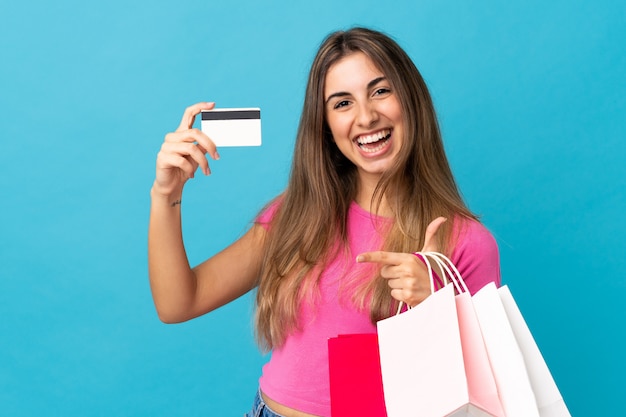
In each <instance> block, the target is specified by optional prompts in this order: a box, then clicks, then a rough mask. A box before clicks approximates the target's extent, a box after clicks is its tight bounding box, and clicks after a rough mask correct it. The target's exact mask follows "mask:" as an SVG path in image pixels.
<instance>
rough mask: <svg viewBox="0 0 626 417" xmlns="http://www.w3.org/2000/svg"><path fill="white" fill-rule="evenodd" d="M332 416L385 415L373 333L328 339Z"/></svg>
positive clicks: (378, 357)
mask: <svg viewBox="0 0 626 417" xmlns="http://www.w3.org/2000/svg"><path fill="white" fill-rule="evenodd" d="M328 365H329V372H330V409H331V416H332V417H354V416H363V417H387V413H386V411H385V400H384V398H383V383H382V378H381V373H380V356H379V354H378V337H377V336H376V334H350V335H339V336H338V337H333V338H330V339H328Z"/></svg>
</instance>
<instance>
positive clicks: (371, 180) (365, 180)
mask: <svg viewBox="0 0 626 417" xmlns="http://www.w3.org/2000/svg"><path fill="white" fill-rule="evenodd" d="M379 181H380V175H375V176H374V175H362V174H361V175H359V182H358V191H357V194H356V203H357V204H358V205H359V206H361V208H363V209H365V210H367V211H369V212H370V213H372V212H374V211H376V208H377V207H376V201H372V197H374V190H376V186H377V185H378V182H379ZM377 214H378V215H380V216H390V215H391V212H390V209H389V205H388V204H387V200H386V199H385V196H383V199H382V201H381V202H380V206H379V207H378V212H377Z"/></svg>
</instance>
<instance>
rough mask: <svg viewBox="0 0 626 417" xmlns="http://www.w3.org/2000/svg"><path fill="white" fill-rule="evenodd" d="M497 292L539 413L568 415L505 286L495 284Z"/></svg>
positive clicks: (545, 416) (547, 416)
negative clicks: (522, 358)
mask: <svg viewBox="0 0 626 417" xmlns="http://www.w3.org/2000/svg"><path fill="white" fill-rule="evenodd" d="M498 294H499V295H500V300H501V301H502V305H503V306H504V310H505V311H506V315H507V317H508V319H509V323H510V324H511V328H512V330H513V334H514V335H515V339H516V340H517V344H518V346H519V348H520V350H521V352H522V356H523V357H524V362H525V364H526V371H527V372H528V376H529V378H530V383H531V386H532V389H533V392H534V394H535V399H536V400H537V407H538V408H539V415H540V416H541V417H571V415H570V413H569V411H568V410H567V406H566V405H565V402H564V401H563V397H562V396H561V393H560V392H559V389H558V387H557V386H556V383H555V382H554V378H552V374H551V373H550V370H549V369H548V366H547V364H546V361H545V360H544V358H543V355H542V354H541V352H540V351H539V347H538V346H537V343H536V342H535V339H534V337H533V335H532V334H531V332H530V330H529V328H528V325H527V324H526V321H525V320H524V317H523V316H522V313H521V312H520V310H519V307H518V306H517V303H516V302H515V300H514V299H513V295H511V291H510V290H509V287H507V286H506V285H504V286H502V287H500V288H498Z"/></svg>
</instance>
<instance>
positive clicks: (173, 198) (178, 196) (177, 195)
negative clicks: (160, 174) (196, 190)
mask: <svg viewBox="0 0 626 417" xmlns="http://www.w3.org/2000/svg"><path fill="white" fill-rule="evenodd" d="M150 198H151V199H152V202H153V203H154V204H159V205H168V206H171V207H175V206H178V205H180V204H181V202H182V189H181V190H176V191H174V192H165V191H164V190H162V189H160V187H159V186H158V185H157V184H156V183H155V184H154V185H153V186H152V188H151V189H150Z"/></svg>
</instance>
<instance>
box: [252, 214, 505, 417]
mask: <svg viewBox="0 0 626 417" xmlns="http://www.w3.org/2000/svg"><path fill="white" fill-rule="evenodd" d="M275 208H276V206H275V205H274V206H270V208H269V209H268V210H266V211H265V212H264V213H263V214H261V216H260V217H259V218H258V222H259V223H261V224H264V223H269V221H270V220H271V217H272V215H273V214H274V212H275ZM388 221H389V220H388V219H385V218H382V217H378V216H375V215H373V214H371V213H369V212H368V211H366V210H364V209H363V208H361V207H360V206H359V205H357V204H356V203H352V205H351V206H350V210H349V212H348V241H349V247H350V253H349V254H348V255H346V256H345V257H344V256H339V257H338V258H337V259H335V260H334V261H333V262H332V263H331V264H330V265H329V266H328V268H327V269H326V270H325V271H324V273H323V274H322V276H321V278H320V297H319V298H318V299H317V300H316V303H315V304H314V305H309V304H306V303H304V304H303V305H302V307H301V310H300V314H301V316H300V319H299V320H300V324H301V328H302V331H300V332H297V333H294V334H292V335H290V336H289V337H288V338H287V340H286V341H285V344H284V345H283V346H281V347H280V348H276V349H274V350H273V351H272V355H271V359H270V361H269V362H268V363H267V364H266V365H265V366H264V367H263V375H262V376H261V378H260V381H259V384H260V387H261V390H262V391H263V392H264V393H265V394H266V395H267V396H268V397H269V398H271V399H272V400H274V401H276V402H278V403H280V404H283V405H285V406H287V407H290V408H293V409H296V410H300V411H303V412H306V413H309V414H315V415H319V416H330V385H329V371H328V339H329V338H331V337H336V336H337V335H339V334H350V333H376V326H375V325H374V324H372V323H371V321H370V319H369V314H368V313H367V312H363V311H359V310H358V309H356V308H355V307H353V306H352V305H351V304H350V303H349V302H347V301H346V299H345V297H342V298H341V299H340V298H339V295H338V294H339V292H340V286H341V284H342V283H343V282H344V279H345V276H346V273H348V274H349V276H354V275H353V273H356V274H357V276H361V275H358V273H359V271H364V270H365V269H366V268H370V269H371V268H372V266H371V265H370V264H359V263H356V261H355V258H356V256H357V255H358V254H360V253H363V252H369V251H374V250H380V246H381V242H382V237H381V236H380V234H379V232H378V230H377V228H376V224H377V222H378V224H379V225H380V224H381V223H380V222H383V223H384V222H388ZM460 230H461V234H460V236H459V239H458V241H457V243H456V247H455V249H454V251H453V253H452V257H451V259H452V261H453V262H454V264H455V265H456V266H457V268H458V269H459V272H460V273H461V276H462V277H463V278H464V280H465V282H466V284H467V286H468V288H469V289H470V292H471V293H472V294H473V293H475V292H476V291H478V290H479V289H481V288H482V287H483V286H484V285H485V284H487V283H489V282H491V281H494V282H495V283H496V284H497V285H498V286H499V285H500V264H499V255H498V247H497V245H496V242H495V239H494V238H493V236H492V235H491V233H490V232H489V231H488V230H487V229H486V228H485V227H484V226H483V225H481V224H480V223H478V222H475V221H469V220H468V221H466V222H465V224H463V227H462V228H461V229H460ZM365 276H367V274H365ZM370 276H371V275H370ZM342 278H343V279H342Z"/></svg>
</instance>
